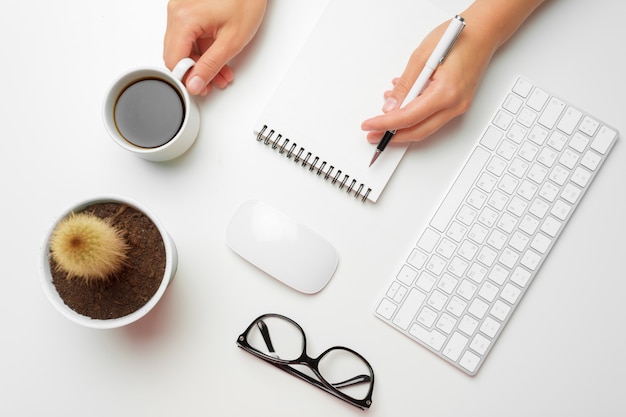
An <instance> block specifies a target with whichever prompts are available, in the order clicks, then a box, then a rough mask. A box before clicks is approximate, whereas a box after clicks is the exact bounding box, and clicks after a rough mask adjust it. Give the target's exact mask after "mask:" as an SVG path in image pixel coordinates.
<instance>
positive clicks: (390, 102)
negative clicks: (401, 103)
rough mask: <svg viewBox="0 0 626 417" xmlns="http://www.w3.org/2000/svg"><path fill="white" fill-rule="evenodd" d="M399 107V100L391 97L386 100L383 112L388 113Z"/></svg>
mask: <svg viewBox="0 0 626 417" xmlns="http://www.w3.org/2000/svg"><path fill="white" fill-rule="evenodd" d="M397 105H398V100H396V99H395V98H393V97H389V98H388V99H387V100H385V104H383V112H384V113H387V112H390V111H392V110H395V109H396V106H397Z"/></svg>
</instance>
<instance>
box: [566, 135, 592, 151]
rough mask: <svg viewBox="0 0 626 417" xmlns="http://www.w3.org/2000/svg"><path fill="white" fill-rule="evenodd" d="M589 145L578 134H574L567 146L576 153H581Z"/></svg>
mask: <svg viewBox="0 0 626 417" xmlns="http://www.w3.org/2000/svg"><path fill="white" fill-rule="evenodd" d="M588 143H589V139H587V138H586V137H585V136H583V135H582V134H581V133H580V132H576V133H575V134H574V136H572V140H570V142H569V146H570V148H572V149H575V150H577V151H578V152H583V151H584V150H585V148H586V147H587V144H588Z"/></svg>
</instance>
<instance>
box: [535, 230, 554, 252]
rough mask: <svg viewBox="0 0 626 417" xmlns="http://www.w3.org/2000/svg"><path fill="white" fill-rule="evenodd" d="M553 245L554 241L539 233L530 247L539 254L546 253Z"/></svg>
mask: <svg viewBox="0 0 626 417" xmlns="http://www.w3.org/2000/svg"><path fill="white" fill-rule="evenodd" d="M550 243H552V239H550V238H549V237H547V236H546V235H544V234H542V233H537V235H536V236H535V237H534V238H533V241H532V242H531V244H530V247H531V248H533V249H534V250H536V251H537V252H539V253H546V251H547V250H548V248H549V247H550Z"/></svg>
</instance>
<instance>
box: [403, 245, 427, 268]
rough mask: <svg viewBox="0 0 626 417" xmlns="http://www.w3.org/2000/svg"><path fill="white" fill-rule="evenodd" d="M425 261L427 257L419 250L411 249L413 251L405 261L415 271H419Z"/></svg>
mask: <svg viewBox="0 0 626 417" xmlns="http://www.w3.org/2000/svg"><path fill="white" fill-rule="evenodd" d="M427 260H428V255H426V254H425V253H424V252H422V251H420V250H417V249H413V251H412V252H411V254H410V255H409V258H408V259H407V263H408V264H409V265H411V266H413V267H414V268H416V269H420V268H421V267H423V266H424V264H425V263H426V261H427Z"/></svg>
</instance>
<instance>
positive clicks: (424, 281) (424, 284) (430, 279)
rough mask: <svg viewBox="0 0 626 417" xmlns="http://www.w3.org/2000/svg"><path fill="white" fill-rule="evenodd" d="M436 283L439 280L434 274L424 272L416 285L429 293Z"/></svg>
mask: <svg viewBox="0 0 626 417" xmlns="http://www.w3.org/2000/svg"><path fill="white" fill-rule="evenodd" d="M436 282H437V278H435V277H434V276H433V275H432V274H429V273H428V272H426V271H424V272H422V273H421V274H420V277H419V278H418V279H417V282H416V283H415V285H417V286H418V287H419V288H421V289H423V290H424V292H426V293H429V292H430V291H431V290H432V289H433V287H434V286H435V283H436Z"/></svg>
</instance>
